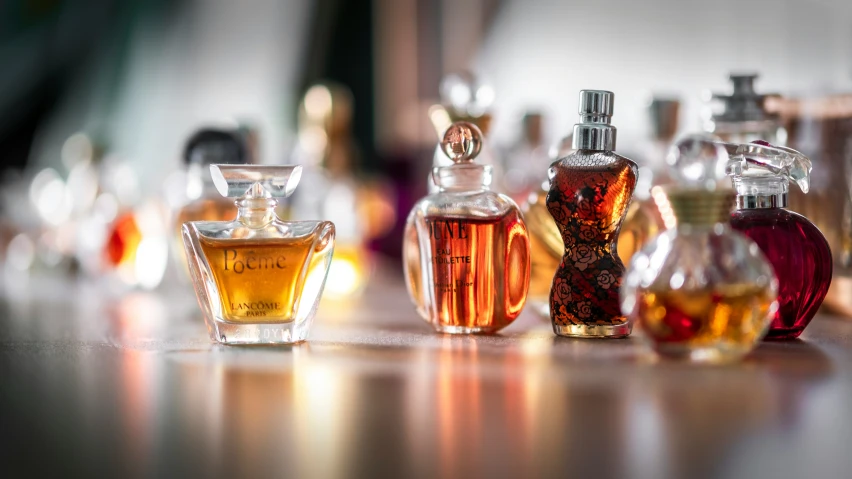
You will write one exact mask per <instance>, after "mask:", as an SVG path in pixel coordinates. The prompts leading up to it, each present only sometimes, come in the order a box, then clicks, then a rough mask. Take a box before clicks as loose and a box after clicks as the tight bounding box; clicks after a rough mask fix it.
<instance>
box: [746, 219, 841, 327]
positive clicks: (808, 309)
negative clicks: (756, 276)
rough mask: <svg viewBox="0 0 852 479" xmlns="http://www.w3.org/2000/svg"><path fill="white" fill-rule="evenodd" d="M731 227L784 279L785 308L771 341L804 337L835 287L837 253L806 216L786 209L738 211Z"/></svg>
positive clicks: (780, 285) (781, 285)
mask: <svg viewBox="0 0 852 479" xmlns="http://www.w3.org/2000/svg"><path fill="white" fill-rule="evenodd" d="M731 226H733V228H734V229H736V230H738V231H740V232H741V233H743V234H744V235H746V236H748V237H749V238H751V239H752V240H753V241H754V242H755V243H757V245H758V246H760V249H761V250H762V251H763V254H764V255H766V259H768V260H769V262H770V263H771V264H772V267H773V268H774V269H775V275H776V276H777V277H778V306H779V307H778V312H777V313H776V314H775V318H774V319H773V320H772V324H771V326H770V328H769V332H768V333H767V335H766V338H767V339H792V338H796V337H798V336H799V334H801V333H802V331H803V330H804V329H805V327H806V326H807V325H808V323H810V321H811V320H812V319H813V317H814V315H815V314H816V312H817V309H819V306H820V304H822V300H823V298H825V295H826V293H827V292H828V287H829V285H830V284H831V273H832V259H831V250H830V249H829V246H828V242H827V241H826V240H825V237H823V235H822V233H821V232H820V231H819V229H818V228H817V227H816V226H814V225H813V224H812V223H811V222H810V221H808V220H807V219H806V218H805V217H804V216H802V215H799V214H797V213H793V212H792V211H789V210H785V209H783V208H757V209H745V210H738V211H735V212H734V213H733V214H732V215H731Z"/></svg>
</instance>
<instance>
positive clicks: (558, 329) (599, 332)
mask: <svg viewBox="0 0 852 479" xmlns="http://www.w3.org/2000/svg"><path fill="white" fill-rule="evenodd" d="M630 330H631V328H630V324H628V323H622V324H566V325H561V324H554V325H553V332H554V333H556V335H557V336H566V337H569V338H609V339H618V338H626V337H627V336H629V335H630Z"/></svg>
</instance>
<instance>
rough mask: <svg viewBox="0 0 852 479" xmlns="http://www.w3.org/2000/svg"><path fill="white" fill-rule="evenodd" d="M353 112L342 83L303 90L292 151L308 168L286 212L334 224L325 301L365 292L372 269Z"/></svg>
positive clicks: (298, 162) (295, 216)
mask: <svg viewBox="0 0 852 479" xmlns="http://www.w3.org/2000/svg"><path fill="white" fill-rule="evenodd" d="M353 114H354V100H353V97H352V92H351V91H349V89H348V88H347V87H346V86H344V85H341V84H338V83H334V82H323V83H317V84H315V85H312V86H311V87H310V88H308V90H307V91H306V92H305V96H304V98H303V100H302V103H301V105H300V107H299V131H298V142H297V145H296V149H295V151H294V152H293V163H295V164H300V165H303V166H304V171H303V174H302V180H301V184H302V187H301V188H300V189H299V191H297V192H296V193H295V194H294V195H293V197H292V198H291V199H290V201H289V205H287V206H289V211H287V212H286V213H284V212H282V216H284V217H287V218H289V219H293V220H310V219H313V218H325V219H328V220H329V221H331V222H333V223H334V226H335V231H336V233H335V234H336V236H335V238H336V239H335V254H334V260H333V261H332V263H331V272H330V274H329V279H328V283H327V284H326V289H325V297H326V298H329V299H334V300H338V301H342V302H344V303H345V302H347V301H349V300H352V299H354V298H357V297H359V296H360V295H361V294H362V293H363V291H364V288H365V287H366V285H367V284H368V282H369V278H370V271H371V260H370V254H369V253H370V252H369V250H368V249H367V245H366V243H367V240H368V239H369V238H368V237H367V230H368V228H365V226H366V225H368V224H369V218H368V217H367V215H365V214H364V212H363V211H362V210H361V207H362V205H363V204H364V203H365V201H364V199H365V196H366V195H365V194H364V193H363V188H364V185H363V181H362V180H361V179H360V178H358V177H357V176H356V174H355V169H356V166H357V160H358V155H359V148H358V145H357V144H356V142H355V139H354V137H353V134H352V119H353ZM317 191H322V192H323V193H322V194H316V192H317ZM285 214H286V216H285Z"/></svg>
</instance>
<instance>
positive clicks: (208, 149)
mask: <svg viewBox="0 0 852 479" xmlns="http://www.w3.org/2000/svg"><path fill="white" fill-rule="evenodd" d="M248 158H249V154H248V147H247V144H246V142H245V141H244V139H243V135H241V134H239V133H238V132H236V131H228V130H223V129H215V128H204V129H201V130H199V131H197V132H195V133H194V134H193V135H192V136H191V137H190V138H189V140H187V142H186V147H185V148H184V155H183V159H184V162H185V164H186V180H185V181H186V193H185V196H184V198H185V200H184V201H185V204H183V205H182V206H181V207H180V208H179V209H178V210H177V212H176V213H175V217H174V230H175V241H174V243H173V246H174V247H173V248H172V251H173V254H172V256H173V257H174V258H175V260H176V262H177V264H179V265H181V267H182V269H183V270H184V271H186V272H187V273H188V272H189V270H188V269H187V262H186V253H185V252H184V248H183V235H182V232H181V227H182V226H183V224H184V223H186V222H187V221H226V220H229V219H231V218H233V217H234V216H236V214H237V206H236V204H235V203H234V200H233V199H230V198H224V197H222V195H220V194H219V192H218V191H216V186H215V185H214V184H213V180H212V178H211V177H210V165H214V164H230V165H240V164H245V163H248Z"/></svg>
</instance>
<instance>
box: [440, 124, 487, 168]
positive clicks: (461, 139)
mask: <svg viewBox="0 0 852 479" xmlns="http://www.w3.org/2000/svg"><path fill="white" fill-rule="evenodd" d="M481 149H482V132H481V131H479V128H477V127H476V125H474V124H473V123H469V122H466V121H457V122H455V123H453V124H452V125H450V127H449V128H447V131H446V132H445V133H444V139H443V140H441V150H443V152H444V154H445V155H447V158H449V159H451V160H453V163H456V164H462V163H472V162H473V159H474V158H476V156H477V155H478V154H479V151H480V150H481Z"/></svg>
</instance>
